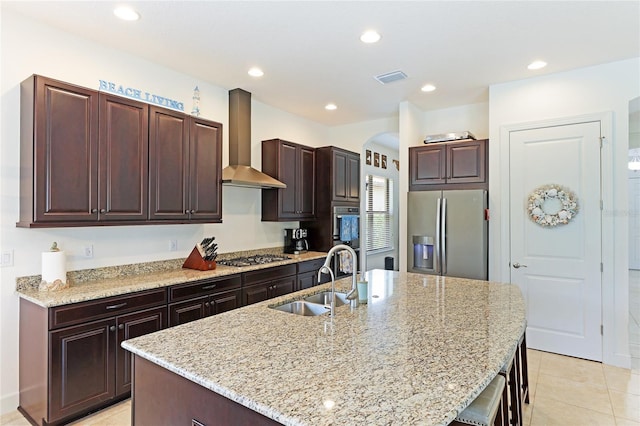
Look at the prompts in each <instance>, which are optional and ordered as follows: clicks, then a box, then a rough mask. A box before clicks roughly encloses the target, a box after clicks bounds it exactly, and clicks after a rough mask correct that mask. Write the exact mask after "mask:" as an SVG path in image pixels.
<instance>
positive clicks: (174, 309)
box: [169, 274, 242, 327]
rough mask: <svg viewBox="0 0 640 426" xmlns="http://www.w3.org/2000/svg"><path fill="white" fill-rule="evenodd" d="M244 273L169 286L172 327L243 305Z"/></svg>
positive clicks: (170, 325) (170, 324)
mask: <svg viewBox="0 0 640 426" xmlns="http://www.w3.org/2000/svg"><path fill="white" fill-rule="evenodd" d="M241 287H242V279H241V276H240V274H237V275H231V276H226V277H221V278H212V279H206V280H202V281H195V282H191V283H185V284H178V285H174V286H171V287H169V327H173V326H175V325H180V324H185V323H188V322H191V321H195V320H199V319H202V318H204V317H208V316H209V315H216V314H220V313H222V312H226V311H230V310H232V309H236V308H239V307H240V306H242V290H241Z"/></svg>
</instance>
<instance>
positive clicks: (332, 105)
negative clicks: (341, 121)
mask: <svg viewBox="0 0 640 426" xmlns="http://www.w3.org/2000/svg"><path fill="white" fill-rule="evenodd" d="M324 109H326V110H328V111H333V110H336V109H338V107H337V106H336V104H326V105H325V106H324Z"/></svg>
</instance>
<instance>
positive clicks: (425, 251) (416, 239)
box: [413, 235, 433, 269]
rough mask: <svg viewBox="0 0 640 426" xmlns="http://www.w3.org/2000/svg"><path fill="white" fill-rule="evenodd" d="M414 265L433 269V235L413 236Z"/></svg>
mask: <svg viewBox="0 0 640 426" xmlns="http://www.w3.org/2000/svg"><path fill="white" fill-rule="evenodd" d="M413 267H414V268H420V269H433V237H428V236H426V235H414V236H413Z"/></svg>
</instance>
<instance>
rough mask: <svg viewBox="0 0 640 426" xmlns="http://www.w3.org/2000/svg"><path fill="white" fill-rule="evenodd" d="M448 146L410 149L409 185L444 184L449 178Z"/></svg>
mask: <svg viewBox="0 0 640 426" xmlns="http://www.w3.org/2000/svg"><path fill="white" fill-rule="evenodd" d="M446 152H447V151H446V146H445V145H433V146H424V147H419V148H410V149H409V175H410V176H409V186H410V190H413V188H411V186H413V185H418V187H419V185H436V184H444V183H446V181H447V179H446V177H447V170H446V164H447V163H446Z"/></svg>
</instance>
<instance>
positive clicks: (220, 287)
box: [18, 259, 324, 426]
mask: <svg viewBox="0 0 640 426" xmlns="http://www.w3.org/2000/svg"><path fill="white" fill-rule="evenodd" d="M323 262H324V259H315V260H310V261H305V262H300V263H294V264H289V265H281V266H275V267H270V268H263V269H258V270H255V271H250V272H245V273H242V274H235V275H227V276H224V277H218V278H212V279H205V280H200V281H194V282H189V283H184V284H177V285H172V286H170V287H168V288H159V289H153V290H147V291H141V292H136V293H130V294H125V295H120V296H113V297H108V298H102V299H95V300H90V301H86V302H81V303H74V304H69V305H62V306H56V307H52V308H44V307H42V306H39V305H37V304H35V303H32V302H30V301H28V300H26V299H23V298H20V338H19V345H20V347H19V351H20V367H19V379H20V405H19V407H18V410H19V411H20V412H21V413H22V414H24V416H25V417H26V418H27V419H29V421H30V422H31V423H32V424H35V425H42V426H44V425H60V424H65V423H68V422H70V421H72V420H75V419H77V418H79V417H82V416H84V415H86V414H88V413H89V412H92V411H95V410H98V409H100V408H103V407H106V406H108V405H110V404H113V403H114V402H117V401H119V400H121V399H124V398H127V397H128V396H129V394H130V392H131V383H132V365H131V361H132V355H131V354H130V353H129V352H128V351H126V350H124V349H122V347H121V346H120V344H121V343H122V342H123V341H124V340H127V339H132V338H135V337H139V336H143V335H145V334H149V333H153V332H155V331H158V330H161V329H163V328H166V327H167V326H169V327H171V326H174V325H179V324H184V323H187V322H190V321H195V320H198V319H201V318H204V317H206V316H209V315H215V314H219V313H222V312H226V311H230V310H232V309H236V308H239V307H241V306H244V305H250V304H253V303H257V302H261V301H263V300H267V299H270V298H273V297H277V296H282V295H285V294H288V293H292V292H294V291H297V290H301V289H305V288H309V287H312V286H315V285H317V273H318V269H319V268H320V266H322V263H323ZM162 370H163V371H164V369H162ZM167 391H168V392H170V393H174V392H173V390H169V389H167ZM174 396H175V395H174ZM223 399H224V400H226V398H223ZM226 401H229V400H226ZM229 402H231V401H229ZM225 403H226V402H225ZM233 404H235V403H233ZM233 404H232V405H233ZM264 419H266V418H261V420H264ZM223 423H224V422H223ZM138 424H147V423H144V422H143V423H138ZM165 424H166V422H165Z"/></svg>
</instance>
